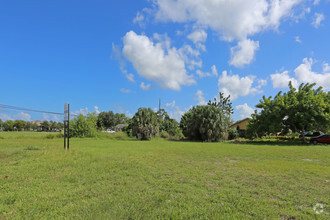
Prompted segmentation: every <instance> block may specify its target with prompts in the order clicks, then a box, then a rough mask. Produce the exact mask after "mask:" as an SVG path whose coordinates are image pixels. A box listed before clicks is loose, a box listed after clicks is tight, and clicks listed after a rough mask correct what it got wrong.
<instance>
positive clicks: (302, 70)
mask: <svg viewBox="0 0 330 220" xmlns="http://www.w3.org/2000/svg"><path fill="white" fill-rule="evenodd" d="M313 63H314V62H313V59H312V58H309V59H307V58H304V59H303V63H302V64H300V65H299V66H298V67H297V68H296V69H295V70H294V73H295V76H296V78H297V80H298V81H299V82H301V83H316V84H317V86H322V87H323V88H325V89H330V71H329V69H328V68H327V67H326V68H324V66H323V72H322V73H316V72H313V71H312V65H313Z"/></svg>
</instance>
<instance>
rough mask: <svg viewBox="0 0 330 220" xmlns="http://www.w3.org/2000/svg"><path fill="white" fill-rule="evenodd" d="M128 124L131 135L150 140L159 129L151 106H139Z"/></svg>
mask: <svg viewBox="0 0 330 220" xmlns="http://www.w3.org/2000/svg"><path fill="white" fill-rule="evenodd" d="M130 126H131V128H132V135H133V136H135V137H136V138H138V139H141V140H150V138H151V137H154V136H155V135H156V134H157V133H158V131H159V124H158V118H157V115H156V113H155V112H154V111H152V109H151V108H139V110H138V111H137V112H136V113H135V115H134V117H133V118H132V121H131V124H130Z"/></svg>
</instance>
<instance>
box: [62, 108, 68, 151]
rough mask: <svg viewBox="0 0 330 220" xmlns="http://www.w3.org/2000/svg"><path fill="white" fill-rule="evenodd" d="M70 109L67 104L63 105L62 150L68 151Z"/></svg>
mask: <svg viewBox="0 0 330 220" xmlns="http://www.w3.org/2000/svg"><path fill="white" fill-rule="evenodd" d="M69 121H70V109H69V103H67V102H66V103H65V104H64V121H63V122H64V150H69V147H70V136H69V135H70V129H69V125H70V122H69Z"/></svg>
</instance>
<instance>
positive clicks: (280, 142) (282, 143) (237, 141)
mask: <svg viewBox="0 0 330 220" xmlns="http://www.w3.org/2000/svg"><path fill="white" fill-rule="evenodd" d="M167 140H168V141H173V142H183V143H188V142H191V143H228V144H241V145H269V146H313V145H312V144H311V143H309V142H303V141H302V140H299V139H295V140H281V139H254V140H248V139H235V140H230V141H219V142H203V141H200V140H188V139H181V140H176V139H167Z"/></svg>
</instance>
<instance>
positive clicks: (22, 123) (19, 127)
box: [14, 120, 26, 130]
mask: <svg viewBox="0 0 330 220" xmlns="http://www.w3.org/2000/svg"><path fill="white" fill-rule="evenodd" d="M25 126H26V122H25V121H23V120H16V121H15V122H14V127H16V129H17V130H23V129H24V128H25Z"/></svg>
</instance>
